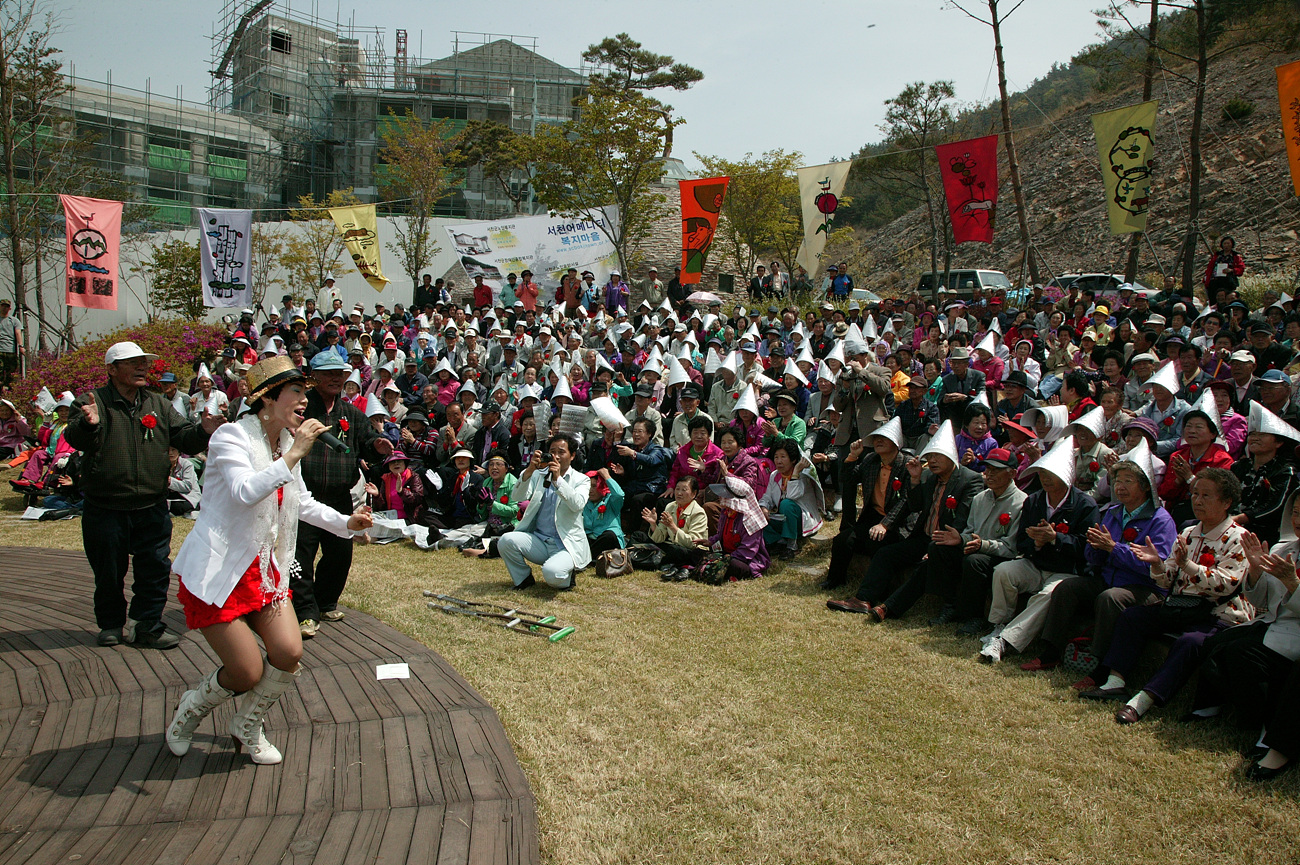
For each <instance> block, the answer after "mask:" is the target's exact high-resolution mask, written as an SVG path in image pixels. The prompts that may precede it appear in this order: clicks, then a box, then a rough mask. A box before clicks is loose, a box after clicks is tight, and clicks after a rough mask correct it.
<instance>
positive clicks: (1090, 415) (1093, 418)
mask: <svg viewBox="0 0 1300 865" xmlns="http://www.w3.org/2000/svg"><path fill="white" fill-rule="evenodd" d="M1067 417H1068V415H1067ZM1070 427H1071V428H1073V427H1083V428H1084V429H1086V430H1088V431H1089V432H1090V433H1092V434H1093V435H1095V436H1096V437H1097V438H1101V436H1102V434H1103V433H1105V432H1106V410H1105V409H1103V408H1102V407H1101V406H1097V407H1096V408H1094V409H1092V410H1091V411H1089V412H1086V413H1085V414H1083V415H1080V416H1079V419H1078V420H1076V421H1075V422H1074V423H1072V424H1070Z"/></svg>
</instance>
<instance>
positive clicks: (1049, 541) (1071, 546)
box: [979, 436, 1097, 664]
mask: <svg viewBox="0 0 1300 865" xmlns="http://www.w3.org/2000/svg"><path fill="white" fill-rule="evenodd" d="M1029 471H1031V472H1035V473H1037V474H1038V479H1039V481H1040V482H1041V483H1042V485H1043V488H1042V489H1041V490H1039V491H1038V492H1036V493H1033V494H1032V495H1030V496H1029V498H1027V499H1025V504H1024V508H1023V509H1022V510H1021V515H1020V531H1019V532H1017V533H1016V549H1017V550H1018V551H1019V552H1020V555H1021V556H1022V558H1019V559H1016V560H1014V561H1010V562H1004V563H1003V564H1000V565H998V566H997V568H995V569H994V571H993V603H992V606H991V607H990V609H989V622H990V623H991V624H993V626H994V630H993V635H992V637H991V639H990V640H989V642H988V644H987V645H985V646H984V648H983V649H982V650H981V651H980V654H979V660H980V662H981V663H985V664H990V663H996V662H998V661H1000V660H1002V658H1003V657H1004V656H1006V655H1007V654H1008V653H1011V652H1023V651H1025V650H1026V649H1028V648H1029V646H1030V644H1031V643H1033V642H1034V640H1036V639H1037V638H1038V635H1039V634H1040V633H1041V632H1042V630H1043V624H1044V622H1045V621H1046V618H1047V604H1048V601H1049V600H1050V599H1051V596H1052V590H1053V589H1055V588H1056V587H1057V586H1058V585H1059V584H1060V583H1061V581H1062V580H1064V579H1066V578H1067V577H1070V576H1075V575H1078V574H1082V573H1084V572H1085V569H1086V568H1087V560H1086V559H1085V558H1084V551H1085V549H1086V548H1087V545H1088V529H1090V528H1091V527H1093V526H1095V525H1096V524H1097V503H1096V502H1094V501H1093V500H1092V499H1091V498H1089V497H1088V496H1087V495H1085V494H1084V493H1082V492H1080V491H1079V490H1076V489H1074V488H1073V486H1072V485H1073V483H1074V441H1073V439H1072V438H1071V437H1070V436H1065V437H1064V438H1061V439H1059V440H1058V441H1057V442H1056V444H1055V445H1053V446H1052V449H1051V450H1050V451H1048V452H1047V453H1046V454H1044V455H1043V456H1042V457H1041V458H1039V460H1038V462H1036V463H1034V464H1033V465H1032V466H1030V468H1029ZM1021 592H1034V593H1035V594H1034V596H1033V597H1031V598H1030V599H1029V604H1028V606H1026V607H1025V611H1024V612H1023V613H1021V614H1020V615H1019V616H1016V615H1015V612H1016V604H1017V602H1018V601H1019V599H1020V593H1021ZM1013 617H1014V618H1013Z"/></svg>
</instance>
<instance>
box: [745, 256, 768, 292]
mask: <svg viewBox="0 0 1300 865" xmlns="http://www.w3.org/2000/svg"><path fill="white" fill-rule="evenodd" d="M755 270H756V271H757V273H756V274H755V275H754V277H753V278H752V279H750V280H749V299H750V300H762V299H763V298H764V297H765V296H766V295H767V287H766V286H765V285H764V284H763V280H764V278H765V276H766V274H767V268H765V267H764V266H763V265H761V264H760V265H759V266H758V267H757V268H755Z"/></svg>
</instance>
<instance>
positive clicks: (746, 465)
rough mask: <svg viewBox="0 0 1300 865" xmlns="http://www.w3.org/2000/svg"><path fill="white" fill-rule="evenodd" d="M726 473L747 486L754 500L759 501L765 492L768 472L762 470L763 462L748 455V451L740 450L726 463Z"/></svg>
mask: <svg viewBox="0 0 1300 865" xmlns="http://www.w3.org/2000/svg"><path fill="white" fill-rule="evenodd" d="M727 473H728V474H731V475H735V476H736V477H738V478H740V479H741V480H742V481H744V482H745V483H747V484H749V486H750V488H751V489H752V490H753V491H754V498H758V499H761V498H762V497H763V493H764V492H765V491H766V490H767V482H768V479H769V476H770V474H771V473H770V472H768V471H765V470H764V466H763V461H762V460H761V459H759V458H758V457H755V456H752V455H750V453H749V452H748V451H746V450H745V449H744V448H741V449H740V450H739V451H738V452H737V453H736V455H735V456H734V457H732V459H731V460H729V461H728V463H727Z"/></svg>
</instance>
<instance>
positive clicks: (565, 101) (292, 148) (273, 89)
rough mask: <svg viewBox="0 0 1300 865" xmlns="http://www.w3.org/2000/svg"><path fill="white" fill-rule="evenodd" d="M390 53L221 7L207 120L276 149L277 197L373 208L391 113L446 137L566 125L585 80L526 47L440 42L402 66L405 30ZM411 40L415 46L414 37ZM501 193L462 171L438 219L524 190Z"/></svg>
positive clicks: (366, 35)
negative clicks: (474, 129)
mask: <svg viewBox="0 0 1300 865" xmlns="http://www.w3.org/2000/svg"><path fill="white" fill-rule="evenodd" d="M395 35H396V38H395V40H394V43H395V47H394V50H393V51H392V52H391V53H390V52H389V51H388V50H387V48H386V44H385V42H386V40H385V33H384V31H383V30H381V29H380V28H378V27H371V26H361V25H358V24H357V23H356V22H355V20H350V21H348V22H341V21H339V20H337V19H336V20H333V21H331V20H329V19H326V18H322V17H320V16H319V15H318V14H316V13H315V12H314V11H311V12H309V11H304V10H302V9H295V8H293V5H292V4H291V3H290V2H288V0H278V2H272V0H226V2H225V3H224V5H223V6H222V9H221V12H220V14H219V16H218V19H217V22H216V26H215V28H214V31H213V36H212V71H213V81H212V86H211V88H210V90H209V94H208V105H209V108H210V109H211V110H212V111H213V112H217V113H222V114H227V113H228V114H233V115H236V116H239V117H243V118H246V119H247V120H249V121H250V122H253V123H255V124H257V125H258V126H259V127H262V128H264V129H266V130H268V131H269V132H270V134H271V135H272V136H273V137H274V138H275V139H276V141H277V142H278V143H279V144H280V147H281V159H282V171H281V177H282V188H281V192H282V196H283V198H284V200H285V201H287V202H292V201H294V200H295V199H296V198H297V196H299V195H303V194H307V193H310V194H313V195H315V196H316V197H317V198H320V197H323V196H324V195H326V194H328V193H329V191H330V190H333V189H345V188H351V189H352V190H353V192H354V194H355V195H356V196H357V197H358V198H360V199H361V200H362V201H375V202H380V201H382V198H383V188H382V177H383V174H384V168H385V167H384V165H383V161H382V156H381V153H380V151H381V150H382V147H383V131H384V126H385V124H386V123H387V122H388V121H389V118H390V117H391V116H392V115H397V116H399V117H400V116H404V115H405V114H406V113H407V112H410V113H411V114H413V115H414V116H415V117H418V118H419V119H421V120H423V121H430V120H449V121H450V123H449V124H448V125H449V128H450V130H451V131H452V132H459V131H461V130H463V129H464V128H465V126H466V124H468V123H469V122H470V121H471V120H491V121H496V122H498V123H502V124H504V125H507V126H509V127H510V128H511V129H513V130H514V131H515V132H516V133H519V134H525V135H527V134H532V133H533V132H535V131H536V130H537V128H538V126H539V125H542V124H547V123H564V122H566V121H568V120H570V119H572V118H573V117H574V114H575V112H576V110H577V109H575V108H574V106H573V100H574V99H575V98H576V97H580V96H581V95H582V93H583V92H584V88H585V86H586V81H587V77H586V75H585V74H584V73H583V72H582V71H576V70H572V69H568V68H565V67H564V66H561V65H560V64H558V63H555V62H553V61H551V60H548V59H547V58H545V57H542V56H541V55H540V54H538V53H537V40H536V39H535V38H532V37H526V36H516V35H505V34H491V33H467V32H463V31H456V32H453V33H452V34H451V48H452V53H451V54H450V56H448V57H444V58H440V59H422V58H419V57H417V56H413V52H412V51H411V48H410V35H409V31H408V30H406V29H399V30H397V31H396V34H395ZM421 42H422V37H421ZM510 184H511V186H512V188H511V190H510V193H511V194H507V191H506V190H504V189H502V188H501V186H500V184H499V183H498V182H497V181H496V180H494V179H491V178H488V177H485V176H484V175H483V173H482V172H481V171H480V170H479V169H478V168H476V167H475V168H470V169H468V170H467V171H466V172H464V175H463V176H462V177H461V178H459V180H458V183H457V185H456V189H455V191H454V192H453V194H452V195H451V196H450V197H448V198H447V199H444V201H443V202H441V203H440V206H439V210H438V215H440V216H462V217H469V218H475V219H490V218H493V217H496V216H501V215H504V214H507V213H509V212H511V211H513V209H514V205H513V204H512V203H511V197H512V195H513V197H516V198H519V197H524V198H526V197H527V196H526V195H521V194H520V193H521V192H524V191H526V190H527V187H528V178H527V176H526V174H524V173H523V172H516V176H515V177H513V178H511V179H510Z"/></svg>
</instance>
